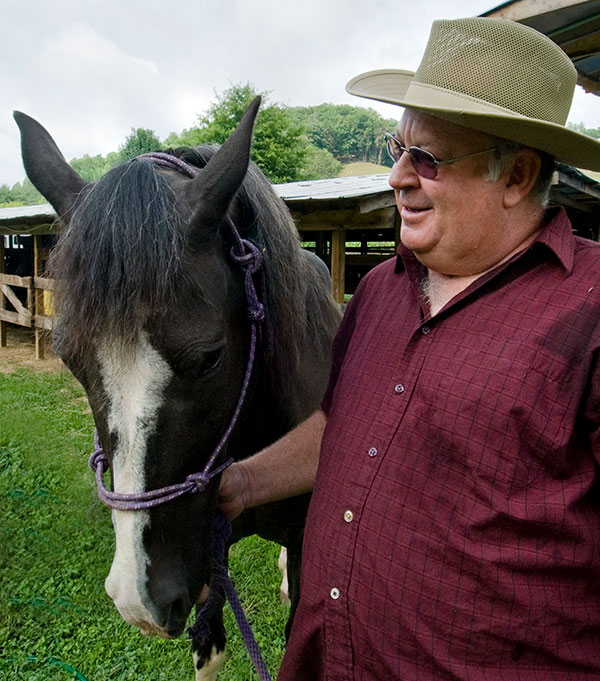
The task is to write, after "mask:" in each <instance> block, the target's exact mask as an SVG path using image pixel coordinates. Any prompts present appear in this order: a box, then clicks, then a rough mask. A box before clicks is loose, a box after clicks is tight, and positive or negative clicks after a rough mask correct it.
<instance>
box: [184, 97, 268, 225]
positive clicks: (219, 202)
mask: <svg viewBox="0 0 600 681" xmlns="http://www.w3.org/2000/svg"><path fill="white" fill-rule="evenodd" d="M259 106H260V97H256V98H255V99H254V100H253V101H252V103H251V104H250V106H249V107H248V108H247V109H246V111H245V112H244V115H243V116H242V120H241V121H240V123H239V125H238V127H237V128H236V129H235V130H234V131H233V132H232V133H231V135H230V137H229V138H228V139H227V140H226V141H225V143H224V144H223V145H222V147H221V148H220V149H219V150H218V151H217V153H216V154H215V155H214V156H213V157H212V158H211V159H210V161H209V162H208V163H207V164H206V166H205V167H204V169H203V170H202V171H201V172H200V173H199V174H198V177H197V178H196V179H195V180H194V181H193V182H190V183H189V184H188V186H187V192H188V193H187V199H188V202H189V204H190V206H191V207H192V211H193V213H194V220H193V223H194V224H203V223H204V224H205V222H206V221H207V220H210V221H217V222H218V221H220V220H221V218H223V216H224V215H225V213H226V212H227V209H228V208H229V204H230V203H231V200H232V199H233V197H234V196H235V193H236V192H237V190H238V189H239V188H240V185H241V184H242V182H243V181H244V177H245V176H246V172H247V170H248V164H249V163H250V145H251V143H252V129H253V127H254V121H255V119H256V114H257V113H258V107H259Z"/></svg>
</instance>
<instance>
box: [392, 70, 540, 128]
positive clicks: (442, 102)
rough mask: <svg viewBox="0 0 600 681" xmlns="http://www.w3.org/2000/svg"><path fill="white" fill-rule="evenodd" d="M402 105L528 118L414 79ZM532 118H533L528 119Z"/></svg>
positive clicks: (501, 107) (510, 110) (495, 105)
mask: <svg viewBox="0 0 600 681" xmlns="http://www.w3.org/2000/svg"><path fill="white" fill-rule="evenodd" d="M401 105H402V106H408V107H411V106H412V107H415V108H423V109H436V110H439V111H446V112H451V111H452V112H455V113H466V114H469V113H473V114H492V115H493V114H496V115H498V114H501V115H502V116H503V117H504V116H509V117H512V118H519V119H528V117H527V116H523V115H521V114H519V113H517V112H516V111H513V110H512V109H507V108H506V107H503V106H498V105H497V104H492V103H491V102H486V101H485V100H482V99H477V98H476V97H471V96H470V95H464V94H462V93H461V92H455V91H453V90H448V89H446V88H443V87H439V86H437V85H428V84H427V83H420V82H418V81H415V80H413V81H412V82H411V83H410V85H409V86H408V89H407V91H406V95H405V96H404V97H403V102H402V104H401ZM528 120H532V119H528Z"/></svg>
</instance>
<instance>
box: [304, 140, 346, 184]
mask: <svg viewBox="0 0 600 681" xmlns="http://www.w3.org/2000/svg"><path fill="white" fill-rule="evenodd" d="M343 167H344V166H343V165H342V163H340V161H338V160H337V159H336V158H335V156H334V155H333V154H331V153H330V152H329V151H327V149H319V148H318V147H315V145H314V144H309V145H308V150H307V154H306V159H305V161H304V166H303V168H302V170H301V171H300V178H299V179H301V180H321V179H324V178H328V177H337V176H338V175H339V174H340V172H341V170H342V168H343Z"/></svg>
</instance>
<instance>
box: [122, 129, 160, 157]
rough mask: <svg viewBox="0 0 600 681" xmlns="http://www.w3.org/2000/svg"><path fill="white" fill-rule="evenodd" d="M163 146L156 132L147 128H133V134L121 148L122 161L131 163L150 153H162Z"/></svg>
mask: <svg viewBox="0 0 600 681" xmlns="http://www.w3.org/2000/svg"><path fill="white" fill-rule="evenodd" d="M161 149H162V144H161V142H160V140H159V139H158V137H157V136H156V133H155V132H154V130H148V129H147V128H137V129H136V128H131V134H130V135H129V136H128V137H127V138H126V140H125V142H124V144H122V145H121V146H120V147H119V156H120V157H121V161H129V160H131V159H132V158H136V157H138V156H140V155H141V154H146V153H148V152H149V151H160V150H161Z"/></svg>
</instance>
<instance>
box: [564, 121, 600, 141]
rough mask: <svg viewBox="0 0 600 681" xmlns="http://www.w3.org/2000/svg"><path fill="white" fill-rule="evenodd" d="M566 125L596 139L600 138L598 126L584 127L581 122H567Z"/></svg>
mask: <svg viewBox="0 0 600 681" xmlns="http://www.w3.org/2000/svg"><path fill="white" fill-rule="evenodd" d="M567 125H568V127H569V128H571V130H575V131H576V132H581V133H583V134H584V135H589V136H590V137H594V138H595V139H597V140H598V139H600V128H586V127H585V125H584V124H583V123H568V124H567Z"/></svg>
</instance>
